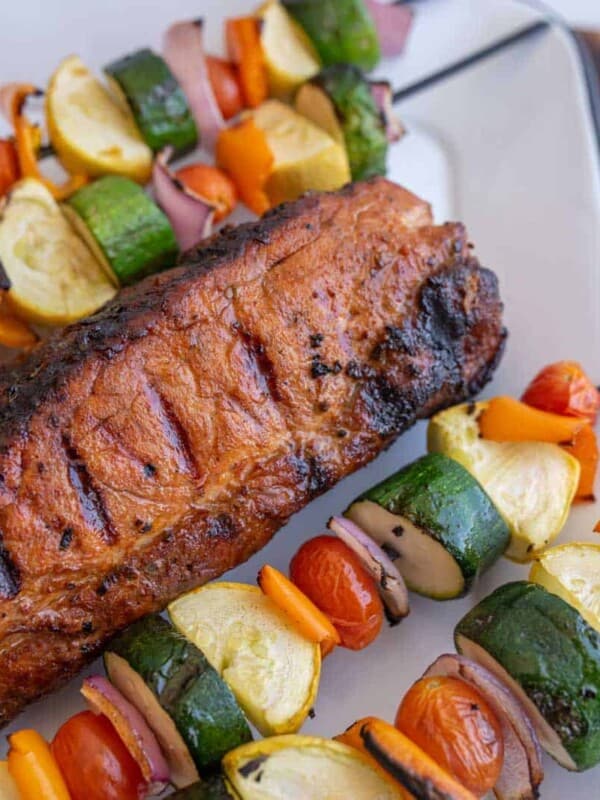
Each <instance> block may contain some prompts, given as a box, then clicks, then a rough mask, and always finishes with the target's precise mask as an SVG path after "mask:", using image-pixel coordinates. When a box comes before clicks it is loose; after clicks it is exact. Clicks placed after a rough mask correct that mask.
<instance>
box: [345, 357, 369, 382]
mask: <svg viewBox="0 0 600 800" xmlns="http://www.w3.org/2000/svg"><path fill="white" fill-rule="evenodd" d="M346 375H347V376H348V377H349V378H354V379H355V380H361V379H364V378H375V377H376V376H377V370H375V369H374V368H373V367H371V366H370V365H369V364H360V363H359V362H358V361H354V360H351V361H349V362H348V363H347V364H346Z"/></svg>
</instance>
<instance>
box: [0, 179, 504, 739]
mask: <svg viewBox="0 0 600 800" xmlns="http://www.w3.org/2000/svg"><path fill="white" fill-rule="evenodd" d="M501 313H502V305H501V302H500V299H499V294H498V287H497V281H496V278H495V276H494V275H493V273H492V272H490V271H488V270H486V269H482V268H481V267H480V266H479V264H478V262H477V261H476V260H475V258H474V257H473V256H472V254H471V249H470V246H469V244H468V241H467V238H466V233H465V229H464V228H463V226H462V225H461V224H454V223H448V224H445V225H441V226H434V225H433V224H432V221H431V215H430V211H429V207H428V206H427V204H425V203H423V202H422V201H420V200H419V199H418V198H416V197H414V196H413V195H411V194H410V193H408V192H406V191H405V190H403V189H401V188H400V187H398V186H395V185H393V184H391V183H389V182H387V181H386V180H383V179H375V180H372V181H369V182H366V183H362V184H355V185H353V186H350V187H347V188H345V189H344V190H342V191H341V192H339V193H335V194H326V195H314V196H307V197H304V198H302V199H301V200H298V201H297V202H295V203H290V204H287V205H284V206H281V207H280V208H278V209H276V210H274V211H273V212H271V213H269V214H268V215H267V216H266V217H264V218H263V219H262V220H260V221H259V222H256V223H251V224H248V225H242V226H240V227H238V228H235V229H229V230H227V231H225V232H223V233H221V234H220V235H217V236H216V237H213V238H212V239H210V240H208V241H207V242H206V243H204V244H202V245H200V246H199V247H198V248H197V249H195V250H193V251H191V252H189V253H187V254H186V256H185V257H184V259H183V263H182V264H181V266H180V267H178V268H176V269H175V270H172V271H170V272H167V273H163V274H161V275H160V276H158V277H153V278H149V279H147V280H145V281H143V282H142V283H140V284H138V285H137V286H135V287H132V288H130V289H127V290H125V291H123V292H121V293H120V295H119V296H118V297H117V298H116V299H115V300H114V301H113V302H112V303H111V304H109V305H108V306H106V307H105V308H104V309H102V310H101V311H100V312H99V313H98V314H96V315H95V316H93V317H91V318H89V319H87V320H84V321H82V322H80V323H78V324H76V325H73V326H71V327H69V328H67V329H65V330H64V331H61V332H59V333H57V334H56V335H55V336H54V337H53V338H52V339H50V340H49V341H47V342H46V343H45V344H43V345H42V346H40V347H39V349H37V350H36V351H34V352H33V353H32V354H31V355H30V356H29V357H28V358H27V360H26V361H24V362H23V363H22V364H20V365H18V366H16V367H14V368H12V369H6V370H4V371H3V372H2V373H0V724H5V723H6V722H8V721H9V720H10V719H11V718H12V717H14V715H15V714H17V713H18V712H19V711H20V710H21V709H22V708H23V707H24V706H25V704H27V703H28V702H30V701H31V700H33V699H35V698H38V697H40V696H42V695H43V694H45V693H47V692H48V691H50V690H52V689H53V688H56V687H57V686H59V685H61V684H62V683H64V682H65V681H66V680H67V679H69V678H70V677H72V676H73V675H74V674H75V673H76V672H77V671H78V670H79V669H80V668H81V667H82V666H83V665H84V664H85V663H86V662H88V661H90V660H91V659H92V658H93V657H94V656H96V655H97V654H98V653H99V652H100V651H101V649H102V647H103V646H104V645H105V644H106V642H107V641H108V640H109V638H110V637H111V635H113V634H114V633H115V632H116V631H118V630H119V629H121V628H123V627H124V626H126V625H127V624H129V623H131V622H132V621H133V620H135V619H137V618H139V617H140V616H142V615H144V614H147V613H149V612H151V611H155V610H157V609H161V608H163V607H164V606H165V604H166V603H167V602H168V601H169V600H171V599H172V598H174V597H175V596H176V595H178V594H179V593H181V592H183V591H185V590H187V589H189V588H191V587H193V586H197V585H199V584H201V583H203V582H206V581H208V580H210V579H211V578H215V577H217V576H218V575H220V574H221V573H223V572H224V571H226V570H228V569H230V568H231V567H233V566H235V565H236V564H239V563H240V562H242V561H244V560H245V559H247V558H248V557H249V556H250V555H252V553H254V552H255V551H256V550H258V549H259V548H260V547H262V546H263V545H264V544H265V543H266V542H267V541H268V540H269V539H270V538H271V536H272V535H273V534H274V533H275V531H276V530H277V529H278V528H280V527H281V526H282V525H283V524H284V523H285V522H286V520H287V519H288V518H289V517H290V515H292V514H293V513H295V512H296V511H298V510H299V509H300V508H302V507H303V506H304V505H305V504H306V503H308V502H309V501H310V500H311V499H312V498H314V497H316V496H317V495H319V494H321V493H322V492H324V491H325V490H327V489H328V488H329V487H331V486H332V485H333V484H335V483H336V482H337V481H338V480H340V479H341V478H343V477H344V476H345V475H348V474H349V473H350V472H352V471H354V470H356V469H358V468H359V467H362V466H363V465H364V464H366V463H367V462H368V461H370V460H371V459H372V458H374V457H375V456H376V455H377V454H378V453H379V452H380V451H381V450H382V449H383V448H385V447H387V446H388V445H389V444H390V443H391V442H392V441H393V440H394V438H395V437H396V436H398V434H400V433H401V432H402V431H404V430H405V429H406V428H408V427H409V426H410V425H412V424H413V423H414V422H415V421H416V420H417V419H419V418H422V417H426V416H428V415H429V414H431V413H432V412H434V411H436V410H437V409H439V408H441V407H443V406H445V405H448V404H450V403H454V402H458V401H460V400H463V399H465V398H467V397H469V396H471V395H472V394H474V393H475V392H477V391H478V390H479V389H480V388H481V387H482V385H483V384H484V383H485V382H486V381H487V380H488V379H489V377H490V376H491V374H492V372H493V369H494V367H495V365H496V363H497V361H498V359H499V356H500V354H501V351H502V346H503V342H504V338H505V331H504V329H503V326H502V320H501Z"/></svg>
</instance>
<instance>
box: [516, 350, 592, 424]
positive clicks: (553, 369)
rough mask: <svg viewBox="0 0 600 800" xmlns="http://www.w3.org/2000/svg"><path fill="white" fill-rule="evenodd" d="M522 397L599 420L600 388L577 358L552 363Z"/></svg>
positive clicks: (541, 405)
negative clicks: (599, 388) (599, 389)
mask: <svg viewBox="0 0 600 800" xmlns="http://www.w3.org/2000/svg"><path fill="white" fill-rule="evenodd" d="M521 400H522V401H523V402H524V403H527V405H528V406H534V408H539V409H541V410H542V411H552V412H554V413H555V414H563V415H566V416H569V417H581V418H583V419H586V420H588V422H592V423H593V422H595V421H596V417H597V415H598V411H599V410H600V392H599V391H598V389H597V388H596V387H595V386H594V384H593V383H592V381H591V380H590V379H589V377H588V376H587V375H586V374H585V372H584V370H583V367H582V366H581V364H579V363H578V362H577V361H557V362H556V363H555V364H548V366H547V367H544V369H542V370H541V371H540V372H538V374H537V375H536V376H535V378H534V379H533V380H532V381H531V383H530V384H529V386H528V387H527V389H525V392H524V393H523V397H522V398H521Z"/></svg>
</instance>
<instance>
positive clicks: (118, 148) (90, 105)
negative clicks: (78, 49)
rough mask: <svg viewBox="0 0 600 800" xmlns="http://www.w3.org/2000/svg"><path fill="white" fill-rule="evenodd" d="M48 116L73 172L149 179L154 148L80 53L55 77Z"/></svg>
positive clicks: (61, 156) (55, 139)
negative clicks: (149, 145)
mask: <svg viewBox="0 0 600 800" xmlns="http://www.w3.org/2000/svg"><path fill="white" fill-rule="evenodd" d="M46 115H47V120H48V131H49V134H50V139H51V141H52V144H53V146H54V149H55V150H56V152H57V154H58V157H59V159H60V161H61V162H62V163H63V165H64V166H65V167H66V169H68V170H69V171H70V172H83V173H85V174H87V175H93V176H98V175H107V174H116V175H124V176H125V177H128V178H131V179H132V180H134V181H138V183H145V182H146V181H148V180H149V179H150V174H151V172H152V151H151V150H150V148H149V147H148V145H147V144H146V143H145V142H144V140H143V139H142V136H141V134H140V132H139V131H138V129H137V126H136V124H135V122H134V120H133V116H132V115H131V112H130V111H129V109H128V108H127V107H126V106H123V105H122V104H120V103H119V102H118V100H116V99H115V98H114V97H113V96H112V95H111V94H110V92H109V91H108V89H106V88H105V87H104V86H103V85H102V84H101V83H100V81H99V80H98V79H97V78H96V77H95V76H94V75H93V74H92V73H91V72H90V70H89V69H88V68H87V67H86V66H85V64H84V63H83V62H82V61H81V59H80V58H78V57H77V56H69V57H68V58H66V59H65V60H64V61H63V62H62V63H61V64H60V66H59V67H58V69H57V70H56V72H55V73H54V75H53V76H52V78H51V79H50V84H49V86H48V92H47V94H46Z"/></svg>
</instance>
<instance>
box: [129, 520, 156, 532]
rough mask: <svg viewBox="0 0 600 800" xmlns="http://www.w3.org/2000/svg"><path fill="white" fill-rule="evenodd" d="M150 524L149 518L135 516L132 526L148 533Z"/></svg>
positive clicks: (150, 528) (150, 527)
mask: <svg viewBox="0 0 600 800" xmlns="http://www.w3.org/2000/svg"><path fill="white" fill-rule="evenodd" d="M152 524H153V523H152V521H151V520H144V519H139V517H137V518H136V519H135V520H134V522H133V526H134V528H135V529H136V530H137V531H138V532H139V533H150V531H151V530H152Z"/></svg>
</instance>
